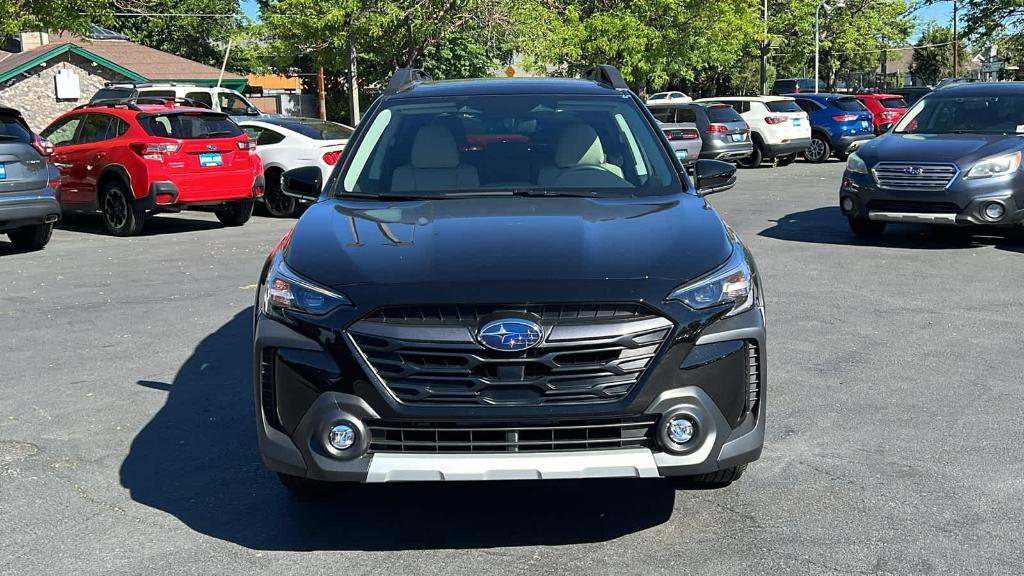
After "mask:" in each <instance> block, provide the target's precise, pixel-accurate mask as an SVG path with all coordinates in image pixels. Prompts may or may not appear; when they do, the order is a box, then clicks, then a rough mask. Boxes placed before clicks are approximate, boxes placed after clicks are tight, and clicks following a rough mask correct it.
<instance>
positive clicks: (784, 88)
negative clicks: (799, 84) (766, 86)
mask: <svg viewBox="0 0 1024 576" xmlns="http://www.w3.org/2000/svg"><path fill="white" fill-rule="evenodd" d="M772 88H773V89H774V90H775V91H776V92H792V91H793V90H794V89H796V82H794V81H792V80H776V81H775V84H774V86H772Z"/></svg>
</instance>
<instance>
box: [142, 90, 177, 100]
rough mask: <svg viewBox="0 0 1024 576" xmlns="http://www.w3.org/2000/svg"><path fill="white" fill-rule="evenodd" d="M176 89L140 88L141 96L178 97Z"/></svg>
mask: <svg viewBox="0 0 1024 576" xmlns="http://www.w3.org/2000/svg"><path fill="white" fill-rule="evenodd" d="M177 96H178V95H177V94H176V93H175V92H174V90H139V98H172V99H173V98H177Z"/></svg>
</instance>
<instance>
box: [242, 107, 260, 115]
mask: <svg viewBox="0 0 1024 576" xmlns="http://www.w3.org/2000/svg"><path fill="white" fill-rule="evenodd" d="M245 115H246V116H259V115H260V109H259V108H257V107H255V106H246V107H245Z"/></svg>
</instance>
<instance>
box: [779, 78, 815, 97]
mask: <svg viewBox="0 0 1024 576" xmlns="http://www.w3.org/2000/svg"><path fill="white" fill-rule="evenodd" d="M827 89H828V85H827V84H825V83H824V82H823V81H821V80H818V92H824V91H825V90H827ZM806 92H810V93H812V94H813V93H814V78H779V79H778V80H776V81H775V82H772V90H771V95H772V96H781V95H783V94H803V93H806Z"/></svg>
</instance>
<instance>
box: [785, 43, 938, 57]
mask: <svg viewBox="0 0 1024 576" xmlns="http://www.w3.org/2000/svg"><path fill="white" fill-rule="evenodd" d="M950 44H953V42H937V43H935V44H921V45H920V46H903V47H900V48H879V49H877V50H851V51H847V52H832V54H870V53H873V52H900V51H902V50H916V49H918V48H938V47H939V46H949V45H950ZM791 54H792V52H775V53H773V54H772V56H789V55H791Z"/></svg>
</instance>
